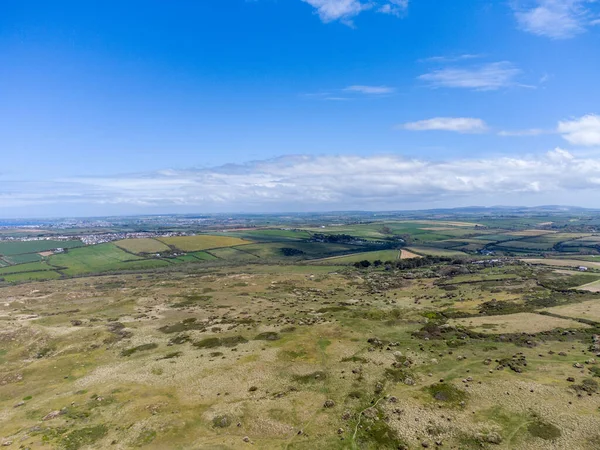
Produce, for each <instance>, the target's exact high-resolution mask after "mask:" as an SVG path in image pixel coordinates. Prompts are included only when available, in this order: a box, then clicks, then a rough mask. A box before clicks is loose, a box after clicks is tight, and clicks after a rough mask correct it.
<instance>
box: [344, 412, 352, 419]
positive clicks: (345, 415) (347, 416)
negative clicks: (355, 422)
mask: <svg viewBox="0 0 600 450" xmlns="http://www.w3.org/2000/svg"><path fill="white" fill-rule="evenodd" d="M350 417H352V413H351V412H350V411H344V414H342V420H350Z"/></svg>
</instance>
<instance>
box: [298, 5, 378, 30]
mask: <svg viewBox="0 0 600 450" xmlns="http://www.w3.org/2000/svg"><path fill="white" fill-rule="evenodd" d="M302 1H303V2H305V3H308V4H309V5H311V6H312V7H313V8H315V9H316V10H317V11H316V12H317V14H318V15H319V17H320V19H321V20H322V21H323V22H325V23H327V22H332V21H334V20H341V21H343V22H345V23H348V24H351V23H352V18H353V17H355V16H357V15H358V14H360V13H361V12H362V11H365V10H367V9H370V8H371V5H370V4H368V3H362V2H361V1H360V0H302Z"/></svg>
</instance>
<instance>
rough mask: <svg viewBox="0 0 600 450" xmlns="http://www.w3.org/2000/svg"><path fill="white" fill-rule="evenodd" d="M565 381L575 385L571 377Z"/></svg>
mask: <svg viewBox="0 0 600 450" xmlns="http://www.w3.org/2000/svg"><path fill="white" fill-rule="evenodd" d="M567 381H568V382H569V383H575V378H573V377H569V378H567Z"/></svg>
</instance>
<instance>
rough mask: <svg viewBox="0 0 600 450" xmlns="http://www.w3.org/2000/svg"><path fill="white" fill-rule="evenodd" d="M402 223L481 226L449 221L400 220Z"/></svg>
mask: <svg viewBox="0 0 600 450" xmlns="http://www.w3.org/2000/svg"><path fill="white" fill-rule="evenodd" d="M400 222H408V223H422V224H424V225H433V226H439V225H450V226H452V227H474V226H476V225H480V224H478V223H472V222H454V221H447V220H400Z"/></svg>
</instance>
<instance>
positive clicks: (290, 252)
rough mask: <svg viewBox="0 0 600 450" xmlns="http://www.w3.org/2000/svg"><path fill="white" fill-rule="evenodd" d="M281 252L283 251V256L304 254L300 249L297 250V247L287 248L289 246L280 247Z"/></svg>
mask: <svg viewBox="0 0 600 450" xmlns="http://www.w3.org/2000/svg"><path fill="white" fill-rule="evenodd" d="M281 253H283V256H300V255H304V254H305V253H304V252H303V251H302V250H298V249H297V248H289V247H284V248H282V249H281Z"/></svg>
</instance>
